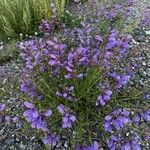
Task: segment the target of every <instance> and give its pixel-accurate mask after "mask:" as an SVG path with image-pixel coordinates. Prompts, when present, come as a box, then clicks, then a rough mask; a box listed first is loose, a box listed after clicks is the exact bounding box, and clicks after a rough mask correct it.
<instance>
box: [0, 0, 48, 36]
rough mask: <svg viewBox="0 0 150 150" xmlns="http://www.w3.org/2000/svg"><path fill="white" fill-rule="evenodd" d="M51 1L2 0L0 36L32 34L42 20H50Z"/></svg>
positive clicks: (0, 4) (0, 7)
mask: <svg viewBox="0 0 150 150" xmlns="http://www.w3.org/2000/svg"><path fill="white" fill-rule="evenodd" d="M50 2H51V0H44V1H42V0H26V1H24V0H0V24H1V26H0V34H1V36H2V35H3V36H6V35H7V36H11V37H12V36H15V34H18V35H19V34H20V33H23V34H31V33H33V32H34V31H35V29H36V27H37V25H38V24H39V23H40V22H41V20H42V19H49V18H50V16H51V14H50Z"/></svg>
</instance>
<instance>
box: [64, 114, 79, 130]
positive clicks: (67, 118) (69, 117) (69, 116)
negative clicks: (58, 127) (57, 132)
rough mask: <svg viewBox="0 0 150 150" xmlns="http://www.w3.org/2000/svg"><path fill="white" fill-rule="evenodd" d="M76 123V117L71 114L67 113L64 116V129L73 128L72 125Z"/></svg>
mask: <svg viewBox="0 0 150 150" xmlns="http://www.w3.org/2000/svg"><path fill="white" fill-rule="evenodd" d="M75 121H76V117H75V116H74V115H72V114H70V113H65V115H63V123H62V128H70V127H71V126H72V123H74V122H75Z"/></svg>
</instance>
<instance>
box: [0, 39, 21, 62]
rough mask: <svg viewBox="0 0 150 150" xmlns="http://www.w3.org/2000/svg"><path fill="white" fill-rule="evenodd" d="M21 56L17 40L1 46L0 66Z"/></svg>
mask: <svg viewBox="0 0 150 150" xmlns="http://www.w3.org/2000/svg"><path fill="white" fill-rule="evenodd" d="M18 55H19V52H18V49H17V48H16V40H11V41H9V42H8V43H2V42H1V44H0V64H2V63H5V62H8V61H9V60H11V59H15V58H17V56H18Z"/></svg>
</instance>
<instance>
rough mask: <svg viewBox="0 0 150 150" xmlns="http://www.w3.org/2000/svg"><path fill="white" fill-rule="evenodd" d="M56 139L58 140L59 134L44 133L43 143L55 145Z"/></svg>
mask: <svg viewBox="0 0 150 150" xmlns="http://www.w3.org/2000/svg"><path fill="white" fill-rule="evenodd" d="M58 141H59V136H56V134H55V133H46V136H45V138H44V139H43V143H44V144H50V145H52V146H55V145H56V144H57V142H58Z"/></svg>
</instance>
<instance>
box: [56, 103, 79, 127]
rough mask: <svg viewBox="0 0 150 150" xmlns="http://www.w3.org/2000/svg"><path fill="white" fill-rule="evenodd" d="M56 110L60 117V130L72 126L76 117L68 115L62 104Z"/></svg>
mask: <svg viewBox="0 0 150 150" xmlns="http://www.w3.org/2000/svg"><path fill="white" fill-rule="evenodd" d="M57 109H58V111H59V112H60V113H61V115H62V121H63V123H62V128H70V127H71V126H72V123H74V122H75V121H76V117H75V116H74V115H72V114H71V113H69V112H68V111H67V110H66V109H65V107H64V105H62V104H61V105H59V106H58V107H57Z"/></svg>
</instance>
